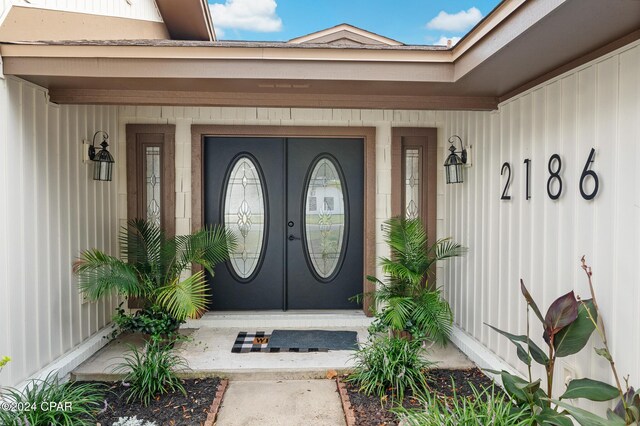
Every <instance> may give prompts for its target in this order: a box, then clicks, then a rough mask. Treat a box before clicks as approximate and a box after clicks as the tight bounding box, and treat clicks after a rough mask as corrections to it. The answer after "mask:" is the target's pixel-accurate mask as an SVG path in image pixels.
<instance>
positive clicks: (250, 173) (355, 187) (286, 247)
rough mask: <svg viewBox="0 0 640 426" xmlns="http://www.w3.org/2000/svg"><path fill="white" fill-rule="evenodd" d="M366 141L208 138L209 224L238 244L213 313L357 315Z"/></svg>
mask: <svg viewBox="0 0 640 426" xmlns="http://www.w3.org/2000/svg"><path fill="white" fill-rule="evenodd" d="M363 155H364V141H363V140H362V139H333V138H331V139H329V138H275V137H207V138H205V140H204V152H203V156H204V157H203V172H204V173H203V179H204V182H203V184H204V214H205V223H206V224H216V223H222V224H224V225H225V226H226V227H227V229H230V230H231V231H232V232H233V233H234V235H235V237H236V241H237V246H236V248H235V249H234V250H233V251H232V253H231V258H230V260H229V261H228V262H226V264H224V265H218V266H217V267H216V270H215V276H214V277H210V276H208V277H207V280H208V283H209V286H210V289H211V294H212V298H211V304H210V308H211V309H212V310H263V309H264V310H267V309H277V310H287V309H354V308H357V307H358V306H359V305H358V304H357V303H355V302H353V301H350V300H349V299H350V298H351V297H352V296H354V295H356V294H359V293H362V288H363V287H362V283H363V228H364V224H363V221H364V211H363V208H364V164H363Z"/></svg>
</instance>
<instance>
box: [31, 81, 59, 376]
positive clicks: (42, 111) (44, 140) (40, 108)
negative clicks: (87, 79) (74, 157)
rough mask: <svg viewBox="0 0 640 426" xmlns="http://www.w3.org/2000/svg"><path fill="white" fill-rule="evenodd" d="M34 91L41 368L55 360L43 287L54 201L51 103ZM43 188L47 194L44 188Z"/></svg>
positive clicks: (48, 289) (47, 292)
mask: <svg viewBox="0 0 640 426" xmlns="http://www.w3.org/2000/svg"><path fill="white" fill-rule="evenodd" d="M31 90H33V95H34V110H33V115H32V117H31V121H32V123H33V127H34V130H35V139H34V145H33V147H34V157H33V163H32V167H31V168H32V170H33V171H34V175H35V181H34V194H37V195H36V199H37V204H36V206H35V207H36V208H35V216H36V223H37V226H36V234H35V241H34V244H35V247H36V253H37V255H36V257H35V258H34V261H35V263H36V264H37V265H36V271H37V281H36V283H34V285H35V286H37V287H38V290H37V292H38V298H37V305H36V306H35V309H36V310H37V311H38V314H37V327H38V334H37V335H36V336H37V338H38V365H43V364H45V363H47V362H49V361H51V339H52V336H51V328H50V327H51V323H50V321H49V315H50V307H49V306H50V300H51V285H42V284H41V283H47V284H49V283H50V280H49V278H50V266H51V264H50V262H51V261H50V256H49V255H48V247H49V238H50V235H49V234H50V232H49V230H50V225H51V224H50V210H49V203H50V201H51V198H50V193H49V191H47V188H48V186H49V182H48V171H49V167H50V162H51V161H50V158H53V159H55V157H51V153H50V151H49V146H48V145H49V144H48V142H49V141H48V133H47V126H48V123H47V119H48V118H47V103H46V98H45V93H44V92H42V91H41V90H37V89H33V88H32V89H31ZM41 188H43V189H44V191H43V190H42V189H41Z"/></svg>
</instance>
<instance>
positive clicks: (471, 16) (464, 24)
mask: <svg viewBox="0 0 640 426" xmlns="http://www.w3.org/2000/svg"><path fill="white" fill-rule="evenodd" d="M481 19H482V12H480V11H479V10H478V9H477V8H475V7H472V8H470V9H469V10H466V11H465V10H461V11H460V12H458V13H452V14H449V13H447V12H445V11H444V10H441V11H440V13H438V16H436V17H435V18H433V19H432V20H430V21H429V22H428V23H427V28H428V29H430V30H442V31H454V32H463V31H467V30H469V29H471V27H473V26H474V25H475V24H477V23H478V22H480V20H481Z"/></svg>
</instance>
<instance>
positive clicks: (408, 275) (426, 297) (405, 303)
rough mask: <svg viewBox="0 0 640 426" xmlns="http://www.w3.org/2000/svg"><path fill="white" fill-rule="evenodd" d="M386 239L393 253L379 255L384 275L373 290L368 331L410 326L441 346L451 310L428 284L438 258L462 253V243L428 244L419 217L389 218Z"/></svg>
mask: <svg viewBox="0 0 640 426" xmlns="http://www.w3.org/2000/svg"><path fill="white" fill-rule="evenodd" d="M384 236H385V242H386V243H387V244H388V245H389V248H390V250H391V256H390V257H389V258H381V259H380V265H381V266H382V271H383V272H384V274H385V278H384V280H380V279H377V278H376V277H371V276H369V277H367V279H368V280H369V281H371V282H373V283H375V284H376V290H375V291H374V292H372V293H371V296H372V297H373V299H374V301H375V302H376V303H375V304H376V306H382V309H381V310H380V311H379V312H377V313H376V319H375V321H374V323H373V324H372V328H371V332H378V331H387V330H390V331H391V334H398V333H399V332H403V331H408V332H410V333H411V334H412V335H413V336H414V337H416V338H417V339H423V338H425V337H426V338H429V339H431V340H433V341H436V342H438V343H440V344H442V345H445V344H446V343H447V341H448V338H449V335H450V334H451V329H452V328H453V313H452V312H451V308H450V307H449V304H448V303H447V301H446V300H444V298H443V297H442V294H441V292H440V290H439V289H437V288H435V287H433V286H432V285H430V284H429V280H430V279H432V277H433V271H434V269H435V264H436V262H437V261H440V260H445V259H449V258H452V257H457V256H462V255H463V254H464V253H466V248H464V247H462V246H461V245H460V244H457V243H454V242H452V241H451V240H449V239H448V238H445V239H441V240H438V241H436V242H435V243H434V244H430V243H429V242H428V241H427V232H426V230H425V228H424V226H423V224H422V221H421V220H420V219H401V218H392V219H389V220H388V221H387V222H385V224H384Z"/></svg>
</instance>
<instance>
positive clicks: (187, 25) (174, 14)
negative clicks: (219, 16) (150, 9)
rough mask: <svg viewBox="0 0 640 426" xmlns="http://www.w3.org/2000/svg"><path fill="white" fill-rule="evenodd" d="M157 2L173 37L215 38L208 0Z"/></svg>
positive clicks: (208, 39)
mask: <svg viewBox="0 0 640 426" xmlns="http://www.w3.org/2000/svg"><path fill="white" fill-rule="evenodd" d="M156 4H157V5H158V10H160V14H161V15H162V19H163V20H164V23H165V25H166V26H167V30H168V31H169V34H171V38H172V39H174V40H206V41H214V40H215V32H214V30H213V23H212V21H211V13H210V10H209V5H208V3H207V1H206V0H156Z"/></svg>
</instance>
